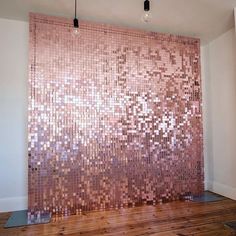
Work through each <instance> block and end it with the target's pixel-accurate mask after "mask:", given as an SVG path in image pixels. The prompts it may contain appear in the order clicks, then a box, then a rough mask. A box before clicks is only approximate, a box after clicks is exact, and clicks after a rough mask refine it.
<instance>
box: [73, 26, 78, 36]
mask: <svg viewBox="0 0 236 236" xmlns="http://www.w3.org/2000/svg"><path fill="white" fill-rule="evenodd" d="M73 35H75V36H79V28H74V29H73Z"/></svg>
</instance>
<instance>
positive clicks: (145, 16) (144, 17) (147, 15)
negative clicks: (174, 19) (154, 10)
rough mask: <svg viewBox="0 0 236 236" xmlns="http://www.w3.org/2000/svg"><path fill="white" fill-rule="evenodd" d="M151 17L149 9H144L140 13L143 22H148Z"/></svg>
mask: <svg viewBox="0 0 236 236" xmlns="http://www.w3.org/2000/svg"><path fill="white" fill-rule="evenodd" d="M151 19H152V14H151V12H150V11H144V13H143V15H142V21H143V22H144V23H148V22H150V21H151Z"/></svg>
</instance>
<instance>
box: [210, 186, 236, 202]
mask: <svg viewBox="0 0 236 236" xmlns="http://www.w3.org/2000/svg"><path fill="white" fill-rule="evenodd" d="M205 188H206V190H209V191H212V192H214V193H217V194H220V195H222V196H225V197H228V198H230V199H233V200H236V188H233V187H231V186H228V185H225V184H221V183H218V182H207V183H206V184H205Z"/></svg>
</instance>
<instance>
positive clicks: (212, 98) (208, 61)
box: [202, 29, 236, 199]
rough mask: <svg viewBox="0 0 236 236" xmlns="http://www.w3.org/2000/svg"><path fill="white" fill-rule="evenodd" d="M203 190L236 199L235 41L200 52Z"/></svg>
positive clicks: (231, 34) (226, 39) (224, 38)
mask: <svg viewBox="0 0 236 236" xmlns="http://www.w3.org/2000/svg"><path fill="white" fill-rule="evenodd" d="M202 51H203V53H202V57H203V59H202V60H203V61H204V64H203V65H204V67H205V68H204V70H203V80H204V84H205V86H204V88H203V93H204V94H205V95H204V110H205V113H204V118H205V121H204V125H205V137H206V139H205V147H206V150H205V152H206V154H205V160H206V161H205V163H206V168H207V169H206V180H207V188H208V189H209V190H211V191H213V192H216V193H219V194H222V195H224V196H227V197H229V198H233V199H236V37H235V30H234V29H232V30H230V31H228V32H226V33H225V34H223V35H221V36H220V37H219V38H217V39H215V40H214V41H212V42H211V43H209V44H208V45H207V46H205V47H203V48H202Z"/></svg>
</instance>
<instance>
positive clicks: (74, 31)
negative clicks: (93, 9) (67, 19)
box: [73, 0, 79, 35]
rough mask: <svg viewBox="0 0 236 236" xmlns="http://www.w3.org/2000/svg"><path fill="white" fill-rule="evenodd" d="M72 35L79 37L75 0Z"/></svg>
mask: <svg viewBox="0 0 236 236" xmlns="http://www.w3.org/2000/svg"><path fill="white" fill-rule="evenodd" d="M73 23H74V30H73V33H74V35H79V20H78V18H77V0H75V18H74V21H73Z"/></svg>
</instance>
